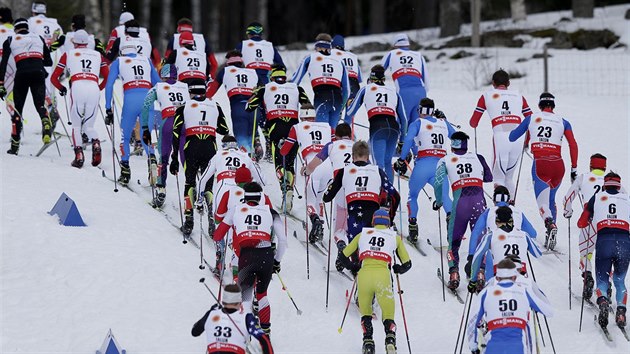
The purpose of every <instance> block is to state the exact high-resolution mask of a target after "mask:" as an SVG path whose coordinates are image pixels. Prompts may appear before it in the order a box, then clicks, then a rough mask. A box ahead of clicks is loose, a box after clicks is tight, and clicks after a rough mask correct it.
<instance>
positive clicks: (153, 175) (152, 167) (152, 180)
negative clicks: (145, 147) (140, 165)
mask: <svg viewBox="0 0 630 354" xmlns="http://www.w3.org/2000/svg"><path fill="white" fill-rule="evenodd" d="M148 163H149V184H150V185H152V186H155V185H156V184H157V178H158V167H157V159H156V158H155V155H154V154H149V161H148Z"/></svg>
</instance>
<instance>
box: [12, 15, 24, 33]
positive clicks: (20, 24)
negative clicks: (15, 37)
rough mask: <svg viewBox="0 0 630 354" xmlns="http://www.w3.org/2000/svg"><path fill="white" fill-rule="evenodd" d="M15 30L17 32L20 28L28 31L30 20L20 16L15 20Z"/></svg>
mask: <svg viewBox="0 0 630 354" xmlns="http://www.w3.org/2000/svg"><path fill="white" fill-rule="evenodd" d="M13 30H14V31H15V32H18V31H20V30H27V31H28V21H27V20H26V19H25V18H23V17H20V18H18V19H17V20H15V22H13Z"/></svg>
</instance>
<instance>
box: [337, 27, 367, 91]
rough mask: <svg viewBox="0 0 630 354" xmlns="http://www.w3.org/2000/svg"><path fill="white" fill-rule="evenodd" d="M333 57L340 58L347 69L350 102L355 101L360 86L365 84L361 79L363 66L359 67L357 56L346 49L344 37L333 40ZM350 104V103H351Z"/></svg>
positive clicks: (339, 36) (338, 36)
mask: <svg viewBox="0 0 630 354" xmlns="http://www.w3.org/2000/svg"><path fill="white" fill-rule="evenodd" d="M331 45H332V55H333V56H336V57H339V58H340V59H341V62H342V63H343V65H344V66H345V67H346V72H347V73H348V81H349V84H350V95H349V97H348V100H353V99H354V97H355V96H356V95H357V92H359V88H360V84H361V82H363V79H362V78H361V66H360V65H359V58H358V57H357V55H356V54H354V53H352V52H349V51H347V50H346V49H345V46H346V45H345V40H344V38H343V36H341V35H339V34H336V35H335V36H334V37H333V38H332V42H331ZM349 102H350V101H349Z"/></svg>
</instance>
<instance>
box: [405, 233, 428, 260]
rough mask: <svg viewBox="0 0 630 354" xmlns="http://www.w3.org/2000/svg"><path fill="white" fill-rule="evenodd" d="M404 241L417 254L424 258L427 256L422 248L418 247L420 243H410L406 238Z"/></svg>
mask: <svg viewBox="0 0 630 354" xmlns="http://www.w3.org/2000/svg"><path fill="white" fill-rule="evenodd" d="M405 241H407V243H408V244H410V245H411V246H412V247H413V248H415V249H416V250H417V251H418V252H420V254H421V255H423V256H425V257H426V256H427V254H426V252H424V250H422V248H421V247H420V241H417V242H416V243H412V242H411V241H409V239H408V238H406V237H405Z"/></svg>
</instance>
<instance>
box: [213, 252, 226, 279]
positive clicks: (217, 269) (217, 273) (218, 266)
mask: <svg viewBox="0 0 630 354" xmlns="http://www.w3.org/2000/svg"><path fill="white" fill-rule="evenodd" d="M221 256H222V255H221V252H217V253H216V258H217V261H216V262H215V265H214V269H213V270H212V274H213V275H214V277H215V278H217V279H221V273H223V259H222V258H221Z"/></svg>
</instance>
